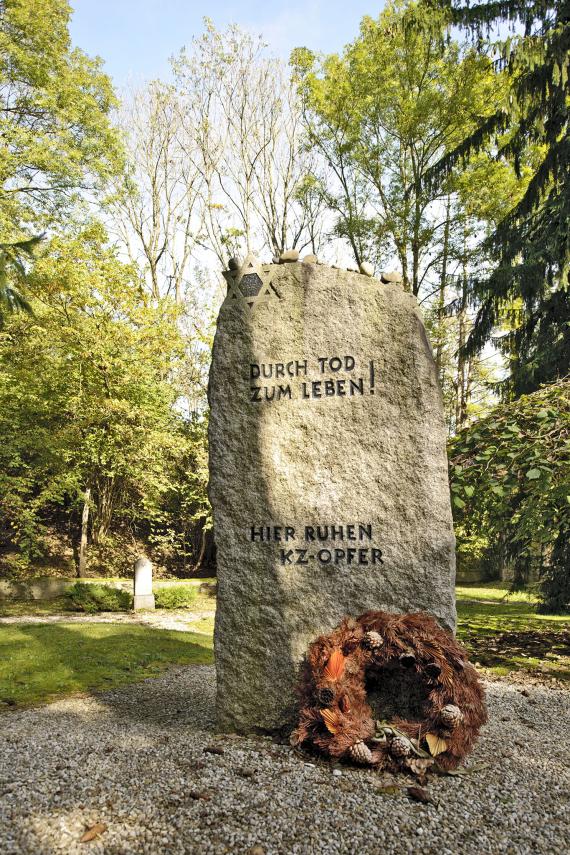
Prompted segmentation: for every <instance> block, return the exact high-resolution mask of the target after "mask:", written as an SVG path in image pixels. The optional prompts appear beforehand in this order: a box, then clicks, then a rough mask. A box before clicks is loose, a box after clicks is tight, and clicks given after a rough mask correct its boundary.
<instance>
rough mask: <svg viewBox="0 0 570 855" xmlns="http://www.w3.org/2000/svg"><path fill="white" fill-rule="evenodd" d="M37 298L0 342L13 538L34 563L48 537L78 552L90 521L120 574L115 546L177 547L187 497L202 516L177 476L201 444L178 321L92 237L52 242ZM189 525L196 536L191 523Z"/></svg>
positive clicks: (166, 303)
mask: <svg viewBox="0 0 570 855" xmlns="http://www.w3.org/2000/svg"><path fill="white" fill-rule="evenodd" d="M29 289H30V292H31V295H32V297H31V300H32V307H33V310H34V314H33V315H25V314H18V315H12V316H11V317H10V318H9V319H8V322H7V324H6V328H5V332H4V335H3V336H2V340H1V342H0V430H1V433H2V437H3V442H2V447H1V449H0V471H1V473H2V474H1V475H0V516H1V518H2V522H3V527H4V529H5V530H6V531H7V536H8V537H9V539H10V540H11V541H12V543H16V544H17V545H18V546H19V548H20V550H21V552H22V554H23V555H24V556H27V557H28V558H34V557H37V556H39V555H41V554H43V553H45V550H46V544H45V543H44V542H43V535H44V533H45V532H46V526H47V525H49V526H50V529H53V528H54V527H55V529H57V530H59V531H60V532H69V534H71V539H72V542H73V545H74V547H78V546H79V542H80V520H81V516H82V515H83V514H85V519H86V524H87V519H88V523H89V534H90V542H91V543H92V544H94V545H95V547H96V548H97V554H98V555H99V556H100V557H101V556H103V557H104V555H105V554H106V553H108V552H109V550H111V554H112V557H113V558H114V559H115V561H116V560H117V558H118V556H117V554H116V553H113V552H112V549H113V543H114V542H116V538H117V536H118V535H121V537H122V542H123V543H127V544H128V543H131V544H133V543H134V539H135V538H141V537H142V538H150V539H151V541H152V542H154V543H155V544H157V543H161V544H162V543H167V542H172V541H173V537H174V535H175V534H176V532H172V533H169V528H171V518H170V516H169V514H168V513H166V510H165V509H166V508H167V507H169V506H172V505H173V504H174V505H175V504H176V502H175V500H174V499H173V494H178V495H179V496H181V497H182V498H181V499H179V500H178V503H179V504H180V502H182V501H184V502H186V505H187V507H188V508H190V510H191V511H192V513H194V511H195V506H194V505H195V503H194V504H193V503H192V500H191V499H189V498H187V494H189V491H190V490H191V489H192V485H191V484H190V480H189V478H187V477H181V474H180V473H181V470H182V460H184V459H185V460H189V459H191V452H192V444H193V442H195V441H200V442H201V441H202V440H201V439H200V438H199V437H194V436H193V435H192V434H191V433H189V432H188V429H187V426H186V424H187V423H186V420H185V418H184V416H183V414H182V412H181V411H180V410H179V409H178V407H177V404H178V400H179V397H180V387H179V385H178V382H177V376H178V371H179V368H180V367H181V366H183V364H184V358H185V342H184V341H183V339H182V336H181V334H180V332H179V329H178V324H177V319H178V315H179V312H180V310H179V308H178V307H177V306H176V305H175V304H174V302H173V301H172V300H169V299H165V300H162V301H159V302H158V303H157V304H153V303H152V302H151V301H150V300H149V298H148V297H147V295H146V294H145V293H144V291H142V290H141V287H140V281H139V279H138V276H137V273H136V270H135V269H134V268H133V267H132V266H129V265H125V264H122V263H121V262H120V261H119V260H118V259H117V256H116V254H115V252H114V251H113V250H111V249H109V248H108V246H107V245H106V235H105V233H104V231H103V229H102V228H101V227H100V226H98V225H96V224H93V225H91V226H90V227H89V228H88V229H86V230H83V231H79V232H76V234H75V235H73V236H67V237H54V238H52V239H51V241H50V242H49V245H48V247H47V251H46V252H45V253H44V254H43V255H42V256H41V257H40V258H38V260H37V261H36V264H35V268H34V270H33V272H32V273H31V274H30V277H29ZM86 508H87V509H88V513H87V512H86ZM179 516H180V515H179ZM179 524H183V525H184V526H185V530H186V531H187V530H188V529H189V528H190V527H191V520H190V519H189V518H188V515H186V516H184V517H183V520H182V522H179ZM85 528H86V525H85V526H84V530H85Z"/></svg>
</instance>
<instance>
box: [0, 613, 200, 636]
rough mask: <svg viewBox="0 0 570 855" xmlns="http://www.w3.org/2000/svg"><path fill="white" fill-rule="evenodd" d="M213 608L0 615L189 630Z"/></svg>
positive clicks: (23, 620)
mask: <svg viewBox="0 0 570 855" xmlns="http://www.w3.org/2000/svg"><path fill="white" fill-rule="evenodd" d="M215 614H216V612H215V610H210V611H202V612H190V611H188V610H187V609H183V610H181V611H175V610H168V611H164V610H158V611H148V612H142V611H141V612H97V614H93V615H90V614H70V613H69V612H65V613H64V614H55V615H10V616H9V617H6V616H4V617H0V626H2V624H15V623H17V624H36V623H131V624H138V625H139V626H153V627H155V628H158V629H175V630H178V632H189V631H190V630H191V629H192V627H190V626H189V624H191V623H193V622H194V621H197V620H201V618H212V617H214V615H215Z"/></svg>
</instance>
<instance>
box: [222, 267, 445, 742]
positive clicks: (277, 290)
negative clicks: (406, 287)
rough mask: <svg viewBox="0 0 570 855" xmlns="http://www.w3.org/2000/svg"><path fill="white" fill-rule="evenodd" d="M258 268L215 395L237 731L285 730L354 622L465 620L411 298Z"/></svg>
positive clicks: (424, 354) (338, 277)
mask: <svg viewBox="0 0 570 855" xmlns="http://www.w3.org/2000/svg"><path fill="white" fill-rule="evenodd" d="M247 269H248V270H249V269H251V267H250V266H248V268H247ZM259 269H260V272H261V276H262V278H263V280H264V281H263V285H262V287H261V289H260V298H261V295H265V296H264V297H263V300H262V301H261V302H258V303H255V302H253V301H252V300H251V298H248V297H246V296H245V295H244V296H242V297H240V292H239V275H238V277H237V279H236V280H235V282H234V283H233V284H232V283H230V287H229V290H228V297H227V298H226V301H225V302H224V304H223V305H222V307H221V310H220V316H219V319H218V328H217V332H216V339H215V344H214V354H213V362H212V368H211V374H210V392H209V394H210V404H211V418H210V466H211V472H210V497H211V500H212V504H213V508H214V524H215V538H216V543H217V547H218V611H217V616H216V631H215V644H216V665H217V672H218V701H217V703H218V716H219V723H220V725H221V727H222V728H225V729H236V730H238V731H250V730H254V729H258V728H259V729H277V728H280V727H286V726H288V724H289V723H290V721H291V716H292V704H293V695H292V688H293V685H294V682H295V678H296V671H297V667H298V663H299V661H300V659H301V657H302V655H303V653H304V652H305V650H306V648H307V645H308V643H309V642H310V641H311V640H312V639H313V638H314V637H315V636H316V635H318V634H319V633H321V632H328V631H329V630H331V629H332V628H333V627H334V626H335V625H336V624H337V623H338V622H339V620H340V619H341V618H342V617H343V616H344V615H346V614H352V615H358V614H360V613H361V612H363V611H365V610H367V609H370V608H375V609H387V610H393V611H401V612H406V611H414V610H418V609H425V610H427V611H429V612H431V613H432V614H434V615H435V616H436V617H437V618H438V619H439V620H440V621H441V622H442V623H443V624H444V625H445V626H447V627H449V628H453V627H454V625H455V600H454V590H453V584H454V575H455V564H454V561H455V559H454V536H453V529H452V520H451V510H450V501H449V488H448V480H447V464H446V455H445V437H446V432H445V425H444V419H443V412H442V403H441V397H440V391H439V387H438V382H437V377H436V371H435V366H434V363H433V358H432V354H431V350H430V346H429V344H428V341H427V338H426V334H425V331H424V328H423V324H422V321H421V318H420V314H419V310H418V308H417V305H416V302H415V300H414V298H413V297H412V296H411V295H410V294H408V293H405V292H404V291H403V290H402V289H401V288H399V287H398V286H396V285H388V286H387V287H386V288H381V289H379V288H377V287H376V286H375V284H374V282H372V281H370V280H368V279H366V278H365V277H363V276H360V275H359V274H353V273H347V272H346V271H337V270H332V269H331V268H328V267H325V266H323V265H318V266H314V265H305V264H291V265H286V266H271V265H265V266H263V269H261V268H259ZM260 298H258V299H260ZM337 358H338V360H339V361H338V362H337V361H335V360H336V359H337ZM319 360H325V361H324V362H319ZM331 360H332V361H331ZM339 362H340V363H341V367H340V368H339V367H338V365H339ZM321 365H322V366H323V369H324V370H323V371H321ZM252 366H253V369H252ZM278 366H281V368H279V367H278ZM305 366H306V367H305ZM351 366H353V367H351ZM335 369H336V370H335ZM281 372H283V375H284V376H279V375H281ZM258 373H262V374H263V373H265V374H266V375H267V374H269V373H271V374H272V377H271V378H263V377H261V378H258V377H257V376H255V375H257V374H258ZM291 373H292V374H294V375H295V376H289V375H290V374H291ZM252 374H253V375H254V376H253V377H252ZM276 374H278V376H277V379H276V377H275V375H276ZM303 384H305V385H303ZM280 386H281V387H282V388H283V389H285V390H286V392H285V393H281V392H280V391H279V387H280ZM252 389H256V390H257V391H255V392H252ZM266 390H267V391H266ZM287 390H288V391H287ZM272 395H273V397H272V399H271V400H266V398H271V396H272ZM304 395H308V396H309V397H303V396H304ZM318 396H320V397H318ZM252 397H256V398H259V399H260V400H256V401H253V400H252ZM287 526H289V527H290V530H294V535H291V531H289V533H287V530H286V527H287ZM317 526H319V527H320V530H317ZM333 526H334V527H335V529H334V530H333V528H332V527H333ZM252 527H253V531H252ZM267 527H270V528H269V531H268V530H267ZM326 527H328V528H326ZM341 527H342V532H341ZM351 527H352V528H351ZM307 528H308V529H309V530H307ZM262 529H263V531H262ZM288 534H289V537H288V539H287V540H286V539H285V538H286V537H287V535H288ZM341 534H342V537H341ZM268 535H270V539H268ZM319 536H320V539H319ZM262 537H263V539H261V538H262ZM311 537H313V538H314V539H313V540H312V539H311ZM252 538H253V542H252ZM336 550H339V551H338V552H337V551H336ZM349 550H351V551H350V552H349ZM379 551H381V556H380V553H379Z"/></svg>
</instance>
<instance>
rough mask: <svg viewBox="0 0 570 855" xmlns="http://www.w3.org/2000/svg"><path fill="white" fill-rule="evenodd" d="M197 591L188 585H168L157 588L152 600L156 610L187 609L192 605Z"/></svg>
mask: <svg viewBox="0 0 570 855" xmlns="http://www.w3.org/2000/svg"><path fill="white" fill-rule="evenodd" d="M197 595H198V591H197V590H196V588H195V587H190V586H189V585H169V586H168V587H164V588H157V589H156V591H155V593H154V600H155V604H156V608H157V609H187V608H190V606H192V605H194V603H195V602H196V597H197Z"/></svg>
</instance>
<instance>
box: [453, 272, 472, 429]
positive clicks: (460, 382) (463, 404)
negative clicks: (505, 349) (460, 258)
mask: <svg viewBox="0 0 570 855" xmlns="http://www.w3.org/2000/svg"><path fill="white" fill-rule="evenodd" d="M466 313H467V269H466V267H465V265H463V281H462V284H461V308H460V311H459V341H458V345H459V347H458V354H457V401H456V406H455V426H456V430H461V428H462V427H463V425H464V424H465V422H466V421H467V399H468V395H469V390H468V376H469V364H468V361H467V359H466V358H465V356H464V353H463V348H464V346H465V342H466V340H467V323H466Z"/></svg>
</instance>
